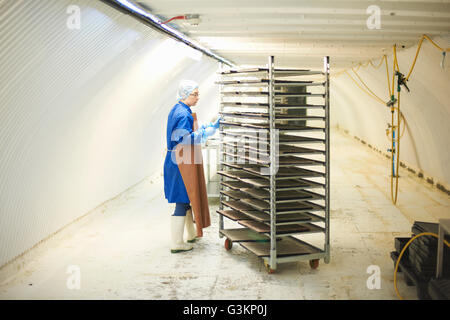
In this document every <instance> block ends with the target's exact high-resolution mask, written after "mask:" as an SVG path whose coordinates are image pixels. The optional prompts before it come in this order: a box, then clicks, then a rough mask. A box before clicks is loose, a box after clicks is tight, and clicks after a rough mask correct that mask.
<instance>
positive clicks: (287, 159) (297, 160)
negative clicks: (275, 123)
mask: <svg viewBox="0 0 450 320" xmlns="http://www.w3.org/2000/svg"><path fill="white" fill-rule="evenodd" d="M224 154H225V155H226V156H228V157H232V158H234V159H238V161H239V160H245V161H246V163H249V164H257V165H260V166H265V167H268V166H270V162H269V161H268V159H261V158H258V157H256V158H255V157H253V155H250V153H249V152H246V153H245V155H244V156H241V155H239V154H233V153H230V152H224ZM324 165H325V162H323V161H319V160H313V159H308V158H302V157H296V156H283V157H279V158H278V166H279V167H292V166H294V167H295V166H324Z"/></svg>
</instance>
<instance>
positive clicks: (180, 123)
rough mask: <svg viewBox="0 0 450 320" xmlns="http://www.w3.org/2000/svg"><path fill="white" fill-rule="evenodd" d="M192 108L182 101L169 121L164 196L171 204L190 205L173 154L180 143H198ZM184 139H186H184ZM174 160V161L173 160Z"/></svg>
mask: <svg viewBox="0 0 450 320" xmlns="http://www.w3.org/2000/svg"><path fill="white" fill-rule="evenodd" d="M193 124H194V118H193V117H192V111H191V108H189V106H188V105H186V104H184V103H183V102H181V101H178V103H177V104H176V105H175V106H174V107H173V108H172V110H170V113H169V117H168V120H167V154H166V159H165V160H164V195H165V197H166V199H167V200H168V201H169V203H189V202H190V201H189V197H188V194H187V191H186V187H185V186H184V182H183V178H182V177H181V173H180V170H179V169H178V165H177V163H176V160H175V152H173V151H174V150H175V148H176V146H177V145H178V144H179V143H185V144H191V143H198V141H197V140H198V137H197V136H196V135H195V133H193V130H192V126H193ZM183 138H184V139H183ZM172 158H173V159H172Z"/></svg>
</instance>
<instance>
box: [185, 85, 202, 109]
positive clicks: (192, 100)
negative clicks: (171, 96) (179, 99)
mask: <svg viewBox="0 0 450 320" xmlns="http://www.w3.org/2000/svg"><path fill="white" fill-rule="evenodd" d="M198 99H199V96H198V88H196V89H194V91H192V93H191V94H190V95H189V96H188V97H187V98H186V99H185V100H184V101H183V102H184V103H186V104H187V105H188V106H189V107H192V106H195V105H196V104H197V102H198Z"/></svg>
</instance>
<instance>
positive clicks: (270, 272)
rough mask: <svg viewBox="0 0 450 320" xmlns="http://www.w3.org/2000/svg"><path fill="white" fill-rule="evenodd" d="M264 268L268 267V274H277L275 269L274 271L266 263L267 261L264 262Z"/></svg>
mask: <svg viewBox="0 0 450 320" xmlns="http://www.w3.org/2000/svg"><path fill="white" fill-rule="evenodd" d="M264 266H265V267H266V270H267V273H268V274H274V273H275V269H272V268H271V267H270V265H269V264H268V263H266V262H265V261H264Z"/></svg>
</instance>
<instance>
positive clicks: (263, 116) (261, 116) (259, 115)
mask: <svg viewBox="0 0 450 320" xmlns="http://www.w3.org/2000/svg"><path fill="white" fill-rule="evenodd" d="M219 113H220V114H221V115H222V116H225V117H231V118H244V119H248V118H253V119H257V120H268V119H269V114H268V113H267V112H241V111H222V112H219ZM275 120H283V121H289V120H293V121H294V120H295V121H298V120H322V121H323V120H325V117H322V116H306V115H305V116H298V115H293V114H276V115H275Z"/></svg>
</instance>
